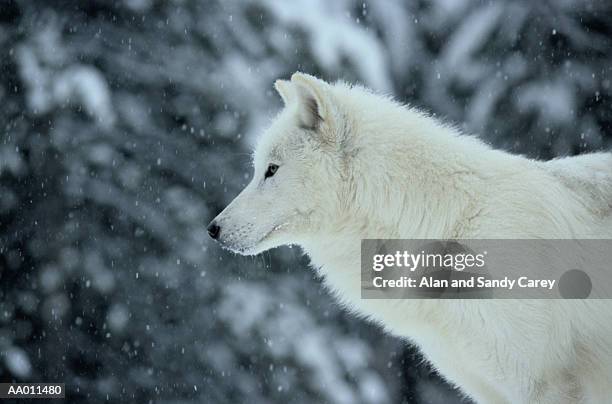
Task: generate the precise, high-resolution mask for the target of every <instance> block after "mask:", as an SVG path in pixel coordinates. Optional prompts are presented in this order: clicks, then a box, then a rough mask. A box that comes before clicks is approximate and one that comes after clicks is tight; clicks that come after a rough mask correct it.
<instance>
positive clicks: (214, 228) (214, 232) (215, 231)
mask: <svg viewBox="0 0 612 404" xmlns="http://www.w3.org/2000/svg"><path fill="white" fill-rule="evenodd" d="M206 230H208V235H209V236H210V237H212V238H214V239H215V240H216V239H218V238H219V234H221V226H218V225H217V223H215V222H214V220H213V221H212V222H210V224H209V225H208V227H207V228H206Z"/></svg>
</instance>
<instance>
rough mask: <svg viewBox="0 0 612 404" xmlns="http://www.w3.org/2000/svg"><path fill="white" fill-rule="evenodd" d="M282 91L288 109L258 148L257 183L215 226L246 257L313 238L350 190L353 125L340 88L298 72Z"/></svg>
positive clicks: (283, 84) (279, 87) (220, 236)
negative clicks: (337, 91) (347, 159)
mask: <svg viewBox="0 0 612 404" xmlns="http://www.w3.org/2000/svg"><path fill="white" fill-rule="evenodd" d="M275 88H276V90H277V91H278V93H279V94H280V96H281V98H282V99H283V101H284V103H285V108H284V109H283V110H282V111H281V113H280V114H279V115H278V116H277V117H276V118H275V120H274V121H273V123H272V125H271V126H270V128H269V129H268V130H267V131H266V132H265V133H264V134H263V136H262V137H261V139H260V141H259V144H258V145H257V147H256V150H255V153H254V158H253V165H254V174H253V179H252V180H251V182H250V183H249V184H248V185H247V187H246V188H245V189H244V190H243V191H242V192H241V193H240V194H239V195H238V196H237V197H236V199H234V200H233V201H232V202H231V203H230V204H229V206H227V207H226V208H225V209H224V210H223V211H222V212H221V213H220V214H219V215H218V216H217V217H216V218H214V219H213V221H212V222H211V223H210V225H209V226H208V232H209V234H210V236H211V237H212V238H214V239H216V240H217V241H219V242H220V243H221V244H222V245H223V246H224V247H226V248H228V249H230V250H233V251H235V252H239V253H242V254H257V253H259V252H262V251H265V250H267V249H270V248H272V247H275V246H279V245H283V244H292V243H299V242H300V240H301V239H302V238H303V237H312V233H313V232H314V231H316V230H321V226H324V224H325V223H326V222H328V221H329V220H330V218H329V215H334V214H335V213H334V212H337V211H338V209H339V208H340V206H339V205H340V204H341V203H342V202H341V201H342V200H343V199H344V198H343V193H345V192H346V189H345V187H344V186H343V184H346V183H347V181H346V179H345V178H344V177H345V176H346V175H347V168H346V167H345V164H343V162H344V161H345V158H344V157H343V153H346V150H347V148H346V144H343V143H345V142H346V140H347V137H348V135H349V132H350V122H348V121H347V119H346V118H345V114H344V113H343V112H342V111H341V110H340V108H339V106H338V104H337V103H336V102H335V99H334V98H335V96H334V91H333V87H332V86H331V85H329V84H328V83H326V82H324V81H322V80H319V79H317V78H315V77H312V76H309V75H306V74H302V73H295V74H294V75H293V76H292V77H291V81H284V80H278V81H277V82H276V83H275Z"/></svg>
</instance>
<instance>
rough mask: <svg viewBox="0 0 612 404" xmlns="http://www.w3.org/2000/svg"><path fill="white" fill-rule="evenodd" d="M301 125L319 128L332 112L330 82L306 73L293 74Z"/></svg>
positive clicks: (292, 79)
mask: <svg viewBox="0 0 612 404" xmlns="http://www.w3.org/2000/svg"><path fill="white" fill-rule="evenodd" d="M291 83H292V84H293V87H294V93H295V97H296V101H297V103H298V117H299V120H300V125H302V126H303V127H305V128H308V129H317V128H318V127H319V125H320V124H321V122H323V121H324V120H325V119H327V118H328V116H329V112H330V93H329V84H327V83H326V82H324V81H323V80H319V79H318V78H316V77H313V76H311V75H308V74H304V73H294V74H293V75H292V76H291Z"/></svg>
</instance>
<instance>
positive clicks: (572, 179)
mask: <svg viewBox="0 0 612 404" xmlns="http://www.w3.org/2000/svg"><path fill="white" fill-rule="evenodd" d="M542 167H544V169H545V170H547V171H549V172H550V173H551V174H552V175H553V176H555V177H556V178H558V179H559V181H561V183H562V184H564V185H565V186H566V187H567V188H569V189H570V190H571V191H572V192H574V193H576V194H577V195H578V196H579V197H581V198H583V199H584V200H585V201H586V202H588V203H589V204H592V205H591V206H592V208H593V209H595V210H597V211H598V213H599V214H600V215H602V216H611V215H612V153H603V152H601V153H591V154H583V155H579V156H573V157H564V158H558V159H554V160H550V161H546V162H543V163H542Z"/></svg>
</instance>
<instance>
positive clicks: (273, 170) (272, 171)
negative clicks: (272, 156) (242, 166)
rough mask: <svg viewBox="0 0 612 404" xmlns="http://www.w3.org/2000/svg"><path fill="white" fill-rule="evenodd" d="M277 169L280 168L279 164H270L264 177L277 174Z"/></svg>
mask: <svg viewBox="0 0 612 404" xmlns="http://www.w3.org/2000/svg"><path fill="white" fill-rule="evenodd" d="M276 170H278V166H277V165H276V164H270V165H269V166H268V169H267V170H266V173H265V174H264V179H265V178H270V177H272V176H273V175H274V174H276Z"/></svg>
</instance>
